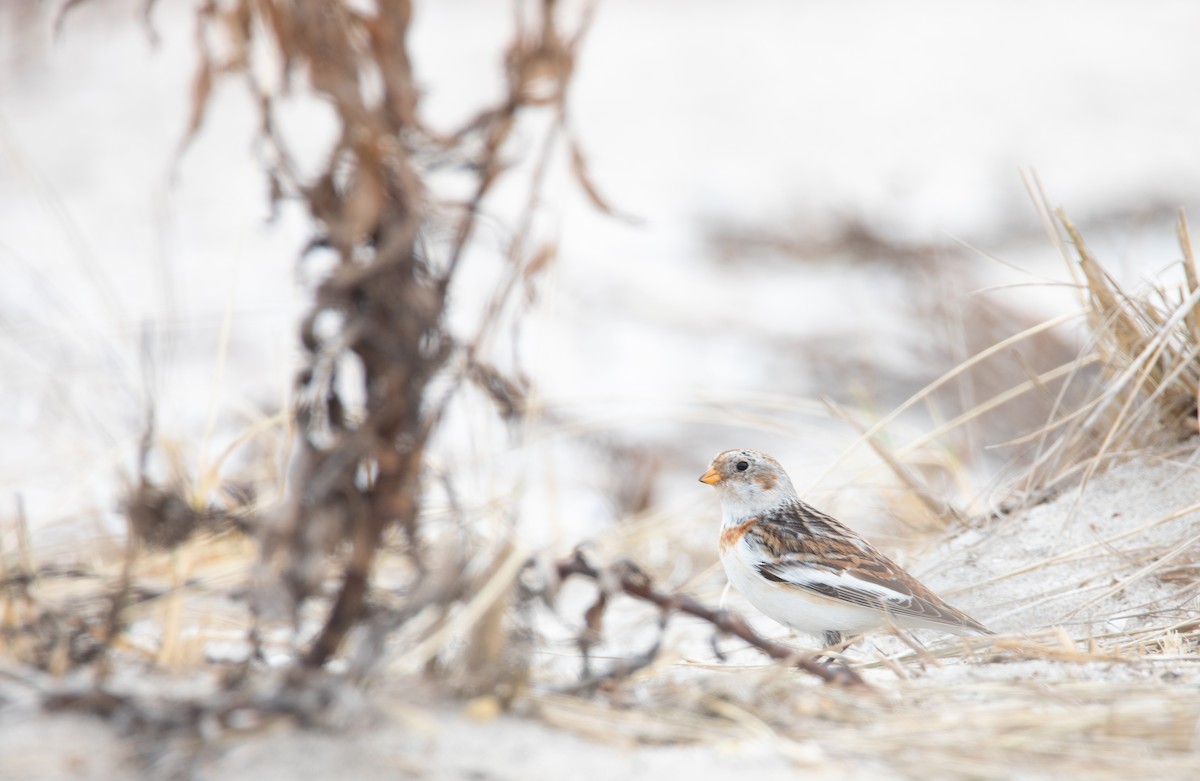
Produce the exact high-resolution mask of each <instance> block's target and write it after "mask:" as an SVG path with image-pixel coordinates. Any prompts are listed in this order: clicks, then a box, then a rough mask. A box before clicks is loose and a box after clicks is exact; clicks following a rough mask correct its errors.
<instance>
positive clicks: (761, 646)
mask: <svg viewBox="0 0 1200 781" xmlns="http://www.w3.org/2000/svg"><path fill="white" fill-rule="evenodd" d="M556 569H557V571H558V577H559V578H560V579H564V580H565V579H566V578H568V577H570V576H572V575H582V576H584V577H586V578H591V579H592V580H595V581H601V580H602V579H603V578H604V577H605V576H606V575H611V576H612V577H613V578H614V579H615V581H616V582H618V583H620V585H621V590H622V591H623V592H625V593H626V594H628V595H629V596H631V597H635V598H637V599H641V600H644V601H646V602H649V603H651V604H653V605H657V606H658V607H659V608H660V609H661V610H665V611H677V612H680V613H686V614H687V615H690V616H695V617H696V618H699V619H701V620H703V621H707V622H709V623H710V624H712V625H713V626H715V627H716V628H717V629H719V630H720V631H722V632H724V633H725V634H727V635H733V636H734V637H737V638H740V639H742V640H745V641H746V642H747V643H749V644H750V645H752V646H754V647H755V648H757V649H758V650H760V651H762V652H763V653H764V654H766V655H767V656H769V657H771V658H772V659H778V660H780V661H786V662H790V663H792V664H794V665H795V666H796V667H799V668H800V669H801V670H804V671H805V672H807V673H809V674H811V675H815V676H817V677H818V678H820V679H821V680H823V681H825V682H826V683H835V684H839V685H841V686H851V687H865V686H866V685H867V684H866V683H865V682H864V681H863V679H862V678H860V677H859V675H858V673H856V672H854V671H853V670H851V669H850V668H848V667H834V666H833V665H828V664H823V663H822V662H819V661H817V660H816V659H808V658H804V657H800V656H797V654H796V651H795V649H792V648H789V647H788V646H786V645H784V644H783V643H779V642H776V641H774V640H770V639H768V638H765V637H762V636H761V635H759V634H758V633H757V632H755V631H754V630H753V629H751V628H750V625H749V624H747V623H746V619H744V618H742V617H741V616H740V615H738V614H737V613H734V612H731V611H729V610H717V609H713V608H710V607H707V606H705V605H702V604H701V603H699V602H697V601H696V600H695V599H693V598H691V597H689V596H687V595H686V594H668V593H665V592H662V591H658V590H656V589H655V588H654V585H653V583H652V582H651V581H650V578H649V577H647V576H646V574H645V573H644V572H642V571H641V570H640V569H638V568H637V567H636V565H633V564H631V563H627V564H625V565H623V566H620V567H614V568H612V569H610V570H609V572H608V573H604V572H602V571H600V570H598V569H596V568H595V567H593V566H592V565H591V564H590V563H588V561H587V560H586V559H584V557H583V554H582V553H581V552H579V551H576V552H575V555H573V556H572V557H571V558H569V559H564V560H563V561H560V562H558V563H557V565H556Z"/></svg>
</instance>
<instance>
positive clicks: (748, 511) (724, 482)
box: [700, 450, 796, 521]
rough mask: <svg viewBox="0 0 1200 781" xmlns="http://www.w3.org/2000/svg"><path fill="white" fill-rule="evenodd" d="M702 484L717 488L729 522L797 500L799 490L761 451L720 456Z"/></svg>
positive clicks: (731, 452)
mask: <svg viewBox="0 0 1200 781" xmlns="http://www.w3.org/2000/svg"><path fill="white" fill-rule="evenodd" d="M700 482H702V483H708V484H709V485H711V486H713V487H715V488H716V489H717V491H718V493H719V494H720V496H721V508H722V510H723V511H724V515H725V520H726V521H736V520H741V519H744V518H749V517H750V516H752V515H760V514H762V513H765V512H767V511H768V510H773V509H775V508H776V507H779V506H780V505H781V504H783V503H785V502H787V501H788V500H791V499H795V498H796V489H795V488H793V487H792V481H791V480H790V479H789V478H788V476H787V472H785V471H783V467H782V466H780V465H779V462H778V461H776V460H775V459H773V458H771V457H770V456H769V455H767V454H766V453H760V452H759V451H757V450H726V451H725V452H724V453H720V454H718V455H717V457H716V458H714V459H713V460H712V464H710V465H709V467H708V471H707V472H705V473H704V474H703V475H701V476H700Z"/></svg>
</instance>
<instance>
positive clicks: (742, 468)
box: [737, 461, 750, 472]
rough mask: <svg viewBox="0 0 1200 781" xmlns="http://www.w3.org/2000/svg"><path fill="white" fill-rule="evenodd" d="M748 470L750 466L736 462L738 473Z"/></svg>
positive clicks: (743, 462) (742, 462)
mask: <svg viewBox="0 0 1200 781" xmlns="http://www.w3.org/2000/svg"><path fill="white" fill-rule="evenodd" d="M749 468H750V464H748V463H746V462H745V461H738V462H737V470H738V471H739V472H745V471H746V470H747V469H749Z"/></svg>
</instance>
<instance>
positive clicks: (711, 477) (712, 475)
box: [700, 467, 721, 485]
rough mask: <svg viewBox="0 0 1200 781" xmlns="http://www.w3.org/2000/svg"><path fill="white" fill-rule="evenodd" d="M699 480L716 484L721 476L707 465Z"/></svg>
mask: <svg viewBox="0 0 1200 781" xmlns="http://www.w3.org/2000/svg"><path fill="white" fill-rule="evenodd" d="M700 482H702V483H708V484H709V485H716V484H717V483H719V482H721V476H720V475H719V474H717V470H716V469H713V468H712V467H709V469H708V471H707V472H705V473H704V474H702V475H700Z"/></svg>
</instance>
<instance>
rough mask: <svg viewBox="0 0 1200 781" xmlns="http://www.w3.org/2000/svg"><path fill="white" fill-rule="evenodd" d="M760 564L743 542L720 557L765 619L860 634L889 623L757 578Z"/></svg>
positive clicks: (844, 604) (838, 602)
mask: <svg viewBox="0 0 1200 781" xmlns="http://www.w3.org/2000/svg"><path fill="white" fill-rule="evenodd" d="M759 563H760V559H758V558H757V557H756V556H755V554H754V553H753V551H751V549H750V548H749V546H747V545H746V544H745V543H744V542H738V543H737V544H735V545H733V546H731V547H730V549H729V551H728V552H727V553H725V554H723V555H722V556H721V564H722V565H723V566H724V567H725V574H726V576H728V578H729V582H730V583H732V584H733V587H734V588H736V589H737V590H738V591H740V592H741V593H742V595H743V596H745V597H746V599H748V600H749V601H750V604H752V605H754V607H756V608H758V609H759V610H760V611H762V612H763V613H764V614H765V615H767V616H769V617H771V618H773V619H775V620H776V621H778V622H779V623H781V624H785V625H787V626H789V627H791V628H792V629H796V630H799V631H801V632H812V633H815V634H820V633H822V632H829V631H836V632H844V633H846V634H857V633H859V632H865V631H866V630H868V629H874V628H876V627H879V626H882V625H883V624H884V623H886V621H885V618H884V616H883V615H881V614H880V613H879V612H877V611H874V610H871V609H870V608H865V607H861V606H859V605H854V604H851V603H849V602H842V601H841V600H837V599H832V598H830V597H823V596H821V595H819V594H815V593H813V592H811V591H806V590H805V589H802V588H799V587H797V586H792V585H788V584H786V583H777V582H774V581H770V580H767V579H766V578H764V577H762V576H761V575H759V574H758V571H757V569H756V566H757V565H758V564H759Z"/></svg>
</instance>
